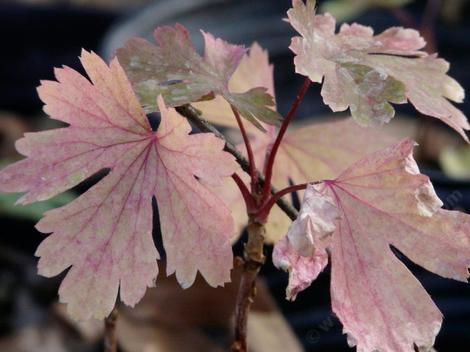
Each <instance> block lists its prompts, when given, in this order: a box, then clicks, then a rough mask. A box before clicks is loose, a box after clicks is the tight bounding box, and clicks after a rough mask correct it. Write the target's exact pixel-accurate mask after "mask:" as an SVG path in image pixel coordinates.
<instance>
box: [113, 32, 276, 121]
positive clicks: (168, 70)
mask: <svg viewBox="0 0 470 352" xmlns="http://www.w3.org/2000/svg"><path fill="white" fill-rule="evenodd" d="M202 34H203V37H204V42H205V53H204V56H201V55H199V54H198V53H197V52H196V50H195V48H194V46H193V44H192V42H191V39H190V37H189V33H188V31H187V30H186V28H184V27H183V26H182V25H179V24H178V25H176V26H174V27H170V26H164V27H159V28H157V29H156V30H155V40H156V43H157V45H154V44H152V43H150V42H148V41H146V40H145V39H142V38H133V39H130V40H129V41H128V42H127V43H126V44H125V46H124V47H123V48H121V49H118V50H117V57H118V58H119V62H120V63H121V64H122V65H123V67H124V69H125V70H126V72H127V74H128V76H129V79H130V80H131V82H132V84H133V85H134V88H135V90H136V92H137V94H138V96H139V98H140V100H141V102H142V104H143V105H144V107H145V108H146V110H147V111H155V110H157V108H158V107H157V106H156V104H155V101H156V97H157V96H158V95H162V96H163V99H164V100H165V103H166V104H168V105H169V106H181V105H184V104H187V103H191V102H194V101H199V100H206V99H211V98H213V95H214V94H215V95H220V96H222V97H223V98H224V99H225V100H226V101H227V102H229V103H230V104H232V105H233V106H235V107H236V108H237V109H238V111H239V112H240V114H241V115H242V116H243V117H245V118H246V119H248V120H249V121H251V122H252V123H253V124H254V125H255V126H257V127H258V128H260V129H262V130H263V129H264V128H263V125H262V124H261V123H260V122H259V121H262V122H264V123H267V124H278V123H279V122H280V120H281V116H280V115H279V114H278V113H277V112H276V111H275V110H273V107H274V101H273V98H272V96H271V95H270V94H268V92H267V90H266V89H265V88H264V87H260V86H257V87H252V88H251V89H249V90H244V91H242V92H231V91H230V90H229V86H228V82H229V80H230V77H231V76H232V74H233V73H234V71H235V70H236V68H237V66H238V64H239V62H240V60H241V59H242V57H243V55H244V54H245V49H244V48H243V47H242V46H238V45H232V44H229V43H227V42H225V41H223V40H222V39H219V38H214V37H213V36H212V35H211V34H209V33H205V32H202ZM231 118H233V117H231Z"/></svg>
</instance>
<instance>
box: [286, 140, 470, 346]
mask: <svg viewBox="0 0 470 352" xmlns="http://www.w3.org/2000/svg"><path fill="white" fill-rule="evenodd" d="M413 145H414V142H412V141H410V140H405V141H402V142H401V143H398V144H396V145H394V146H392V147H389V148H388V149H385V150H383V151H380V152H376V153H374V154H371V155H369V156H367V157H365V158H363V159H361V160H360V161H358V162H356V163H355V164H353V165H352V166H350V167H349V168H348V169H347V170H346V171H344V172H343V173H342V174H341V175H340V176H338V177H337V178H336V179H334V180H330V181H325V182H323V183H322V184H320V185H317V186H316V189H317V190H319V191H320V193H321V194H322V196H323V197H327V198H326V200H329V199H330V198H333V199H334V200H335V203H336V207H337V209H338V210H339V213H340V216H341V219H340V220H339V221H338V222H337V224H336V231H335V233H334V234H333V236H332V237H331V242H330V243H329V244H328V246H327V249H329V252H330V253H331V262H332V274H331V297H332V306H333V310H334V312H335V313H336V314H337V315H338V317H339V318H340V320H341V322H342V323H343V325H344V331H345V332H346V333H347V334H348V335H349V336H350V339H349V341H350V344H351V345H357V348H358V350H360V351H370V352H372V351H375V350H380V351H384V352H402V351H403V352H405V351H406V352H408V351H409V352H412V351H414V349H413V344H416V345H417V346H419V347H421V346H422V347H430V346H432V345H433V343H434V339H435V336H436V335H437V333H438V331H439V329H440V326H441V323H442V315H441V313H440V312H439V309H438V308H437V307H436V306H435V305H434V303H433V302H432V300H431V298H430V297H429V295H428V294H427V293H426V291H425V290H424V288H423V287H422V286H421V284H420V283H419V282H418V281H417V280H416V279H415V278H414V276H413V275H412V274H411V273H410V271H409V270H408V269H407V268H406V267H405V265H404V264H403V263H402V262H401V261H400V260H399V259H398V258H397V257H396V256H395V255H394V254H393V252H392V251H391V248H390V246H394V247H396V248H397V249H398V250H400V251H401V252H402V253H403V254H405V255H406V256H407V257H408V258H409V259H411V260H412V261H413V262H415V263H416V264H418V265H420V266H422V267H424V268H425V269H427V270H429V271H432V272H434V273H436V274H439V275H441V276H443V277H446V278H452V279H455V280H461V281H466V280H467V277H468V267H469V266H470V216H469V215H466V214H463V213H460V212H457V211H448V210H443V209H440V207H441V205H442V202H441V201H440V200H439V199H438V198H437V196H436V194H435V192H434V189H433V188H432V185H431V183H430V182H429V179H428V177H427V176H425V175H422V174H420V173H419V170H418V167H417V165H416V162H415V161H414V159H413V157H412V149H413ZM316 214H318V215H319V216H323V215H321V214H320V213H318V212H317V213H316ZM312 215H315V214H312ZM329 219H330V218H328V219H326V220H329ZM297 235H298V234H297ZM311 260H313V261H315V262H316V263H317V266H319V265H320V264H321V266H323V262H322V261H320V263H318V260H317V259H316V258H314V257H311ZM290 265H291V266H292V267H293V269H292V270H291V271H295V270H304V269H303V268H302V267H300V268H299V269H296V268H294V267H295V265H296V263H295V261H293V262H291V263H290ZM307 270H308V268H307ZM302 275H303V276H304V277H310V278H312V279H314V278H315V277H316V275H318V274H317V271H315V270H314V271H313V273H312V274H308V273H302ZM309 275H310V276H309ZM305 286H306V284H305V283H304V284H303V286H302V287H305Z"/></svg>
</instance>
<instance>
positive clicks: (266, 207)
mask: <svg viewBox="0 0 470 352" xmlns="http://www.w3.org/2000/svg"><path fill="white" fill-rule="evenodd" d="M319 182H321V181H319ZM319 182H308V183H301V184H298V185H294V186H290V187H286V188H284V189H282V190H280V191H279V192H276V193H274V194H273V195H272V196H271V197H270V198H268V200H267V201H266V203H264V204H263V206H262V207H260V208H259V210H258V212H257V214H256V215H257V218H260V219H264V218H265V217H267V216H268V214H269V212H270V211H271V208H272V207H273V206H274V204H276V202H277V201H278V200H279V199H281V198H282V197H284V196H285V195H286V194H289V193H292V192H297V191H300V190H302V189H305V188H307V185H309V184H316V183H319Z"/></svg>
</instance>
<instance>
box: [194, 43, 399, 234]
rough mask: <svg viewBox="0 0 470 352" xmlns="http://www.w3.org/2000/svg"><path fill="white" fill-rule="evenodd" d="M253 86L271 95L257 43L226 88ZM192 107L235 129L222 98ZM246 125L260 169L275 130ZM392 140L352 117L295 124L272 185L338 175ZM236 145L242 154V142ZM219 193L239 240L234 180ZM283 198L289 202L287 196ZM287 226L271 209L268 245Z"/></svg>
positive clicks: (241, 215)
mask: <svg viewBox="0 0 470 352" xmlns="http://www.w3.org/2000/svg"><path fill="white" fill-rule="evenodd" d="M257 86H264V87H266V89H267V90H268V92H269V93H270V94H272V95H273V96H274V83H273V67H272V65H271V64H270V63H269V57H268V53H267V51H264V50H263V49H262V48H261V47H260V46H259V45H258V44H256V43H255V44H253V45H252V46H251V48H250V51H249V53H247V54H246V55H245V56H244V57H243V58H242V60H241V62H240V65H239V66H238V67H237V69H236V70H235V72H234V74H233V75H232V78H231V79H230V81H229V87H230V89H231V90H232V91H234V92H240V91H244V90H249V89H251V88H252V87H257ZM194 106H195V107H197V108H198V109H199V110H201V111H202V112H203V117H204V119H206V120H208V121H209V122H212V123H215V124H218V125H222V126H225V127H229V128H233V129H237V128H238V126H237V123H236V121H235V120H234V119H233V118H232V115H233V113H232V111H231V109H230V105H229V104H228V103H227V102H226V101H225V100H223V99H222V98H220V97H216V98H215V99H214V100H210V101H202V102H198V103H195V104H194ZM245 127H246V130H247V132H248V135H249V138H250V141H251V143H252V146H253V151H254V154H255V159H256V165H257V167H258V168H262V167H263V165H264V159H265V155H266V150H267V149H268V148H269V147H270V145H271V143H273V141H274V138H275V136H276V128H275V127H274V126H270V125H264V127H265V129H266V130H267V133H263V132H261V131H260V130H258V129H257V128H255V127H254V126H252V125H246V126H245ZM393 142H396V140H395V139H393V138H391V137H389V136H388V135H386V134H385V133H382V132H381V131H379V130H378V129H376V128H367V129H366V128H362V127H360V126H358V125H357V124H355V123H354V122H352V121H351V119H347V120H342V121H334V122H327V123H325V122H322V123H309V124H306V125H303V126H295V125H293V126H292V129H291V130H289V131H288V132H287V134H286V136H285V137H284V139H283V142H282V144H281V146H280V148H279V151H278V154H277V156H276V160H275V164H274V171H273V180H272V181H273V184H274V186H275V187H277V188H278V189H282V188H284V187H287V186H289V182H290V181H292V182H293V183H295V184H299V183H304V182H308V181H311V180H321V179H325V178H333V177H336V176H338V175H339V173H340V172H341V171H342V170H344V168H345V167H346V166H348V165H350V164H351V163H352V162H354V161H356V160H358V159H360V158H361V157H363V156H364V155H366V154H368V153H372V152H375V151H377V150H380V149H383V148H385V147H387V146H389V145H391V144H393ZM238 147H239V148H240V150H241V151H243V152H245V149H244V144H243V143H241V144H240V145H239V146H238ZM240 176H241V177H242V178H243V179H244V180H245V182H246V183H248V182H249V177H248V175H246V174H245V173H242V174H240ZM217 194H220V195H221V197H222V198H223V199H225V200H226V202H227V204H229V205H230V208H231V210H232V213H233V216H234V220H235V225H236V226H235V228H236V234H235V238H237V237H238V235H239V234H240V232H241V230H242V229H243V228H244V227H245V226H246V224H247V221H248V216H247V214H246V208H245V205H244V201H243V198H242V196H241V195H240V192H239V190H238V188H237V187H236V185H235V184H234V183H233V181H232V180H227V181H226V182H225V184H224V185H223V186H221V187H217ZM285 199H286V200H287V201H289V199H288V197H285ZM290 224H291V220H290V219H289V218H288V217H287V215H286V214H285V213H284V212H282V211H281V210H280V209H279V208H278V207H277V205H275V206H274V208H273V209H272V211H271V213H270V216H269V219H268V222H267V224H266V230H267V231H266V241H267V242H268V243H274V242H277V240H279V239H280V238H281V237H282V236H283V235H284V234H285V233H286V232H287V230H288V228H289V225H290Z"/></svg>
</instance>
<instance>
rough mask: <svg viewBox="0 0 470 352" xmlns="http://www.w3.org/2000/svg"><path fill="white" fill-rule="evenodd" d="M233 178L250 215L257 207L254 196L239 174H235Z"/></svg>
mask: <svg viewBox="0 0 470 352" xmlns="http://www.w3.org/2000/svg"><path fill="white" fill-rule="evenodd" d="M232 178H233V180H234V181H235V183H236V184H237V186H238V188H239V189H240V193H241V194H242V196H243V199H244V200H245V204H246V209H247V211H248V213H250V212H252V211H253V209H254V207H255V201H254V199H253V196H252V195H251V192H250V191H249V189H248V188H247V187H246V185H245V182H243V180H242V179H241V178H240V176H238V175H237V174H233V175H232Z"/></svg>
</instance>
